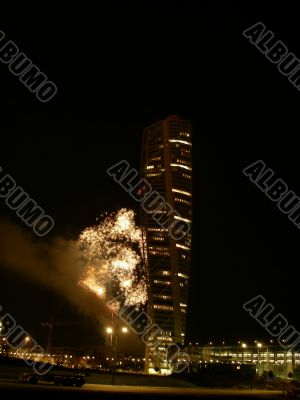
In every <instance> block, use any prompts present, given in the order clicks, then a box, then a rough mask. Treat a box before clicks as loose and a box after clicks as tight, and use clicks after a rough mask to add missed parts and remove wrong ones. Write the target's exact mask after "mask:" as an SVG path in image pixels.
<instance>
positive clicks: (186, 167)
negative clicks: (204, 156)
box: [170, 163, 192, 171]
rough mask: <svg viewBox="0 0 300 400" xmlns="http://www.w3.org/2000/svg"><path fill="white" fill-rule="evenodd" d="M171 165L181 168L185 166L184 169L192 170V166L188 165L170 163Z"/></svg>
mask: <svg viewBox="0 0 300 400" xmlns="http://www.w3.org/2000/svg"><path fill="white" fill-rule="evenodd" d="M170 166H171V167H179V168H183V169H188V170H189V171H192V168H191V167H188V166H187V165H181V164H173V163H172V164H170Z"/></svg>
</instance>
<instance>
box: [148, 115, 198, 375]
mask: <svg viewBox="0 0 300 400" xmlns="http://www.w3.org/2000/svg"><path fill="white" fill-rule="evenodd" d="M142 175H143V178H145V179H146V181H147V182H148V183H149V184H150V185H151V188H152V192H154V191H155V192H156V193H157V194H159V195H160V196H161V200H160V203H161V207H157V204H156V205H155V208H156V209H155V211H152V210H151V207H148V208H147V209H146V208H145V207H143V208H142V224H143V226H144V228H145V233H146V250H147V258H148V271H149V302H148V314H149V316H150V317H151V319H152V321H153V323H155V324H157V325H158V326H159V327H160V328H161V330H162V331H163V332H164V336H165V338H166V340H169V341H172V343H182V342H183V340H184V336H185V325H186V313H187V303H188V286H189V276H190V263H191V224H192V141H191V124H190V122H189V121H186V120H182V119H180V118H179V117H177V116H169V117H168V118H166V119H164V120H162V121H159V122H157V123H155V124H153V125H151V126H149V127H147V128H145V129H144V134H143V146H142ZM164 201H165V203H164ZM180 224H183V225H185V227H183V226H182V227H181V228H182V229H181V228H179V229H177V230H176V229H172V227H173V228H174V227H175V226H176V227H177V228H178V227H179V225H180ZM170 227H171V228H170ZM149 347H151V343H150V344H149V346H148V350H147V351H148V356H149V358H150V359H151V357H152V362H150V363H149V369H151V368H150V367H155V366H156V367H157V365H155V362H153V354H152V356H151V351H149ZM150 350H151V349H150ZM160 365H162V363H160Z"/></svg>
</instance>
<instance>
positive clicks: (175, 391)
mask: <svg viewBox="0 0 300 400" xmlns="http://www.w3.org/2000/svg"><path fill="white" fill-rule="evenodd" d="M4 394H6V395H7V396H8V395H9V396H10V397H11V398H15V397H16V398H18V399H21V398H22V397H23V396H24V398H30V399H39V400H41V399H43V400H44V399H51V400H52V399H65V400H66V399H72V400H73V399H85V400H86V399H101V400H106V399H120V400H124V399H133V398H138V399H140V398H141V397H143V398H147V399H153V398H156V399H164V398H168V397H171V398H176V399H178V400H179V399H186V398H187V397H191V398H201V399H208V398H210V399H211V398H218V399H222V398H223V399H227V400H230V399H238V400H240V399H249V398H254V399H283V398H284V397H283V395H282V391H269V390H253V391H250V390H243V389H206V388H164V387H146V386H119V385H116V386H111V385H94V384H85V385H84V386H83V387H82V388H73V387H57V386H52V385H41V384H40V385H29V384H22V383H18V382H0V395H1V397H4V396H3V395H4Z"/></svg>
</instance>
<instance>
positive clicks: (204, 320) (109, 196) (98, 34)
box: [0, 0, 300, 345]
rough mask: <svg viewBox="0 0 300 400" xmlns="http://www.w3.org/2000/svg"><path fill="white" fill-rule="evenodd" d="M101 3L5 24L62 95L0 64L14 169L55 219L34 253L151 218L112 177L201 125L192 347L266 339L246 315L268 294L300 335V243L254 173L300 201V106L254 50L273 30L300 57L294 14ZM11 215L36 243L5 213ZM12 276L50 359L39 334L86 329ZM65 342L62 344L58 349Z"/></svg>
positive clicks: (6, 149) (4, 286) (10, 169)
mask: <svg viewBox="0 0 300 400" xmlns="http://www.w3.org/2000/svg"><path fill="white" fill-rule="evenodd" d="M103 3H104V2H103ZM103 3H102V2H101V3H99V4H100V6H99V8H98V7H97V8H96V6H92V5H91V3H90V4H89V6H88V5H87V4H84V5H83V4H80V5H79V6H77V5H74V4H72V7H71V6H69V9H68V10H66V11H64V10H62V9H61V8H60V7H58V6H55V8H54V6H53V7H51V9H49V10H48V12H47V13H45V11H43V10H42V9H41V10H40V18H37V17H36V16H34V15H35V13H33V11H32V13H31V11H29V10H24V14H23V12H21V11H19V12H18V14H19V17H18V18H16V19H15V20H14V21H13V23H9V22H8V20H6V21H4V20H3V21H2V22H1V26H0V29H2V30H3V31H4V32H5V33H6V35H7V37H8V38H9V39H11V40H13V41H14V42H15V43H16V44H17V45H18V46H19V48H20V50H21V51H23V52H24V53H26V55H27V56H28V57H30V58H31V59H32V61H33V62H34V63H35V64H36V65H37V66H38V67H39V68H40V69H41V70H42V71H43V72H44V73H45V74H46V75H47V76H48V77H49V79H50V80H52V81H53V82H55V83H56V85H57V87H58V94H57V95H56V96H55V97H54V98H53V99H52V100H51V101H50V102H49V103H44V104H42V103H40V102H39V101H38V100H37V99H36V97H35V96H34V94H32V93H30V92H29V91H28V90H27V89H26V88H25V87H24V86H23V85H21V83H20V82H19V81H18V79H17V78H16V77H15V76H13V75H12V74H11V73H10V72H9V70H8V68H7V66H6V65H3V64H0V79H1V82H0V88H1V90H0V101H1V105H0V115H1V131H0V132H1V145H0V165H1V166H2V168H3V170H4V171H5V172H6V173H9V174H11V175H12V176H13V177H14V179H15V180H16V181H17V183H18V185H20V186H22V187H23V188H24V189H25V190H26V191H27V192H28V193H29V194H30V196H31V197H33V198H34V199H35V200H36V201H37V203H38V204H39V205H41V206H42V207H43V208H44V209H45V210H46V211H47V213H48V214H50V215H51V216H52V217H53V218H54V220H55V228H54V230H53V231H52V232H51V234H50V235H49V236H47V237H46V238H35V240H36V241H47V240H50V238H51V237H54V236H59V235H60V236H64V237H66V238H76V237H77V235H78V234H79V232H80V231H81V230H82V229H83V228H84V227H86V226H89V225H91V224H93V223H94V222H95V219H96V218H97V217H98V216H99V215H100V214H102V213H103V212H104V211H116V210H117V209H118V208H120V207H128V208H132V209H134V210H136V211H137V213H138V211H139V207H138V204H136V203H135V202H134V200H133V199H132V198H131V197H130V196H129V195H128V194H127V193H126V192H125V191H124V190H123V189H122V188H120V187H119V186H118V185H117V184H116V183H115V182H114V181H113V180H112V179H111V178H110V177H109V176H108V175H107V174H106V169H107V168H108V167H110V166H112V165H113V164H114V163H116V162H118V161H120V160H122V159H126V160H127V161H128V162H129V163H130V164H131V166H133V167H135V168H137V169H139V165H140V164H139V163H140V152H141V136H142V129H143V127H145V126H147V125H149V124H152V123H153V122H155V121H157V120H159V119H160V118H164V117H166V116H167V115H168V114H178V115H180V116H181V117H183V118H186V119H190V120H191V122H192V126H193V173H194V197H193V202H194V210H193V213H194V214H193V252H192V273H191V289H190V303H189V312H188V328H187V338H188V340H192V341H199V342H200V343H207V341H209V340H212V341H214V342H216V343H217V342H222V341H223V340H225V341H227V342H228V343H229V342H232V343H236V341H237V340H240V339H241V340H250V339H253V340H254V339H261V340H266V338H267V337H268V335H267V334H266V332H265V331H264V329H263V328H262V327H260V326H259V324H258V323H257V322H256V321H255V320H254V319H252V318H251V317H250V316H249V315H248V314H247V313H246V312H245V311H244V310H243V309H242V304H243V303H244V302H245V301H247V300H249V299H250V298H251V297H254V296H255V295H258V294H262V295H263V296H264V297H265V298H266V299H267V300H268V301H269V302H271V303H272V304H273V305H274V306H275V309H276V311H277V312H281V313H282V314H283V315H284V316H285V317H286V318H287V319H288V321H289V322H290V323H291V324H292V325H294V326H295V327H296V328H297V329H298V330H300V316H299V313H298V312H297V311H298V310H297V305H298V291H299V281H298V279H297V272H298V268H299V266H298V258H299V241H300V231H299V230H298V229H297V228H296V227H295V226H294V225H293V224H292V222H291V221H290V220H289V219H288V218H287V217H286V216H285V215H283V214H282V213H281V212H280V211H279V210H278V208H277V206H276V204H274V203H272V202H271V201H270V200H269V199H268V198H267V197H266V196H265V194H263V193H262V192H261V191H260V190H259V189H258V188H257V187H256V186H255V185H254V184H253V183H251V182H250V181H249V180H248V179H247V178H246V177H245V176H244V175H243V173H242V170H243V168H245V167H246V166H247V165H249V164H251V163H253V162H254V161H256V160H258V159H261V160H263V161H264V162H265V163H266V164H267V166H268V167H270V168H272V169H274V171H275V173H276V174H277V175H278V178H282V179H283V180H284V181H285V182H286V183H287V185H288V186H289V188H290V189H291V190H294V192H295V193H296V194H298V195H299V196H300V182H299V179H298V177H299V172H298V171H299V168H300V161H299V147H298V140H297V139H298V129H299V128H298V126H299V105H300V104H299V103H300V93H299V92H298V91H297V89H296V88H295V87H293V85H292V84H291V83H290V82H289V81H288V80H287V79H286V78H285V77H283V76H282V75H281V74H280V73H279V72H278V70H277V67H276V66H275V65H273V64H272V63H270V62H269V61H268V60H267V58H266V57H265V56H264V55H263V54H261V53H260V52H259V51H258V50H257V49H256V48H255V47H254V46H253V45H252V44H251V43H250V42H249V41H247V40H246V39H245V38H244V37H243V35H242V31H243V30H245V29H246V28H248V27H250V26H251V25H253V24H254V23H256V22H258V21H262V22H263V23H264V24H265V25H266V26H267V28H269V29H271V30H272V31H273V32H274V33H275V35H276V37H278V39H281V40H282V41H283V42H284V43H285V44H286V46H287V47H288V48H289V50H290V51H293V52H294V53H295V54H296V55H297V56H298V57H300V45H299V37H300V35H299V33H300V32H299V31H300V27H299V22H298V19H297V18H298V14H297V12H296V10H293V9H292V7H291V6H289V7H287V6H285V7H286V8H284V6H283V5H282V4H281V5H280V7H279V6H278V8H276V7H277V6H274V5H272V7H267V6H262V5H258V6H255V5H254V3H253V2H251V6H250V5H249V6H246V5H243V6H241V5H240V4H238V3H239V2H230V1H227V2H221V1H219V2H217V1H211V2H206V1H202V2H195V1H175V0H173V1H143V2H139V3H142V4H138V3H135V2H133V1H129V2H122V1H110V2H108V3H109V5H104V4H103ZM196 3H199V5H196ZM70 7H71V8H70ZM82 7H84V8H82ZM21 16H22V18H21ZM25 16H26V17H25ZM1 18H2V17H1ZM12 19H13V18H12ZM0 216H1V217H5V218H8V219H10V220H11V221H12V222H14V223H16V224H17V225H18V226H20V227H22V229H24V231H26V232H28V233H30V232H31V230H30V229H29V228H27V227H26V226H25V225H24V223H23V222H22V221H21V220H20V219H18V218H17V217H16V216H15V214H14V213H13V212H12V211H10V210H9V209H8V208H7V206H6V205H5V203H4V202H3V200H1V201H0ZM15 251H16V252H18V248H17V247H16V249H15ZM3 267H4V266H2V268H1V270H0V273H1V280H0V295H1V298H0V304H2V305H3V306H4V307H5V309H6V311H8V312H10V313H11V314H12V315H13V316H14V317H15V318H16V319H18V321H20V323H21V324H22V325H23V326H24V327H25V328H26V329H27V330H28V331H30V332H31V333H32V334H33V335H35V337H37V339H39V340H41V342H42V344H43V341H45V338H46V332H45V331H44V330H43V329H42V328H41V327H40V322H41V321H44V320H45V319H47V318H49V316H53V318H54V319H56V320H67V321H74V320H76V321H79V320H86V318H85V317H84V318H83V317H82V316H81V315H80V314H79V313H78V312H77V310H76V308H75V307H74V306H72V305H70V304H69V303H68V302H67V301H66V300H65V299H64V298H63V297H61V296H60V295H58V294H57V293H55V292H54V291H52V290H51V289H49V288H47V287H45V286H41V285H37V284H35V283H33V282H31V281H30V280H27V279H26V278H24V277H21V276H19V275H17V274H16V273H11V272H10V273H9V272H8V271H7V269H5V268H3ZM88 322H89V324H90V325H88V324H87V325H88V326H94V328H92V329H90V328H89V329H88V328H86V326H85V325H83V326H82V327H81V328H78V330H77V334H76V335H74V337H73V338H71V339H70V341H71V342H74V343H83V342H84V343H101V341H102V339H101V337H100V335H99V333H97V329H96V327H95V326H96V325H95V324H94V323H93V321H90V320H88ZM68 332H69V331H68ZM78 332H80V334H78ZM64 335H67V333H61V334H59V332H58V333H57V335H56V336H55V340H56V344H57V345H58V344H63V343H65V342H64V341H66V340H65V336H64ZM68 341H69V340H68Z"/></svg>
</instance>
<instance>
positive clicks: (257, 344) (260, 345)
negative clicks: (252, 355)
mask: <svg viewBox="0 0 300 400" xmlns="http://www.w3.org/2000/svg"><path fill="white" fill-rule="evenodd" d="M256 346H257V373H258V368H259V349H261V348H262V344H261V343H259V342H257V343H256Z"/></svg>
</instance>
